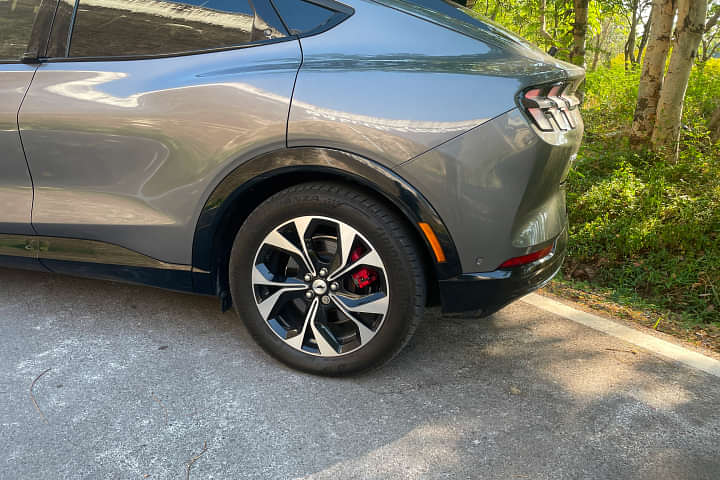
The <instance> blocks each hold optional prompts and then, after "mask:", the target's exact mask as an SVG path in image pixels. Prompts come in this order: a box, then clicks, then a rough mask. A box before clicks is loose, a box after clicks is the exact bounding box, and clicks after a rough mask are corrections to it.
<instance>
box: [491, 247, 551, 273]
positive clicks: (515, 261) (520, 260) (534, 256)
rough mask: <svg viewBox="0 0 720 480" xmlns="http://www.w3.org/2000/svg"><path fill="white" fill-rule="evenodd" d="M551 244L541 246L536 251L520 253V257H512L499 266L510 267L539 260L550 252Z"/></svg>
mask: <svg viewBox="0 0 720 480" xmlns="http://www.w3.org/2000/svg"><path fill="white" fill-rule="evenodd" d="M552 249H553V246H552V245H550V246H549V247H546V248H543V249H542V250H538V251H537V252H533V253H528V254H527V255H522V256H520V257H514V258H511V259H510V260H507V261H505V262H503V264H502V265H500V268H511V267H519V266H520V265H525V264H526V263H531V262H534V261H535V260H540V259H541V258H543V257H545V256H547V255H549V254H550V252H552Z"/></svg>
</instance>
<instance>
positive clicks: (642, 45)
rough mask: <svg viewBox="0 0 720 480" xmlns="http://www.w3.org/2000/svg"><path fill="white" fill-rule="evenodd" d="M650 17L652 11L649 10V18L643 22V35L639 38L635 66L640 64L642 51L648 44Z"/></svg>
mask: <svg viewBox="0 0 720 480" xmlns="http://www.w3.org/2000/svg"><path fill="white" fill-rule="evenodd" d="M651 17H652V9H650V16H649V17H648V19H647V22H645V26H644V27H643V34H642V37H641V38H640V45H638V53H637V59H636V61H635V63H636V64H638V63H640V61H642V56H643V50H645V47H646V46H647V42H648V36H649V35H650V18H651Z"/></svg>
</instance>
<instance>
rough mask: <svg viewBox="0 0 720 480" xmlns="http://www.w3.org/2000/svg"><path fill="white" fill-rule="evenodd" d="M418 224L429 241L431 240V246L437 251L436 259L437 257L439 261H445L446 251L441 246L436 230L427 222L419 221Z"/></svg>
mask: <svg viewBox="0 0 720 480" xmlns="http://www.w3.org/2000/svg"><path fill="white" fill-rule="evenodd" d="M418 225H420V228H422V231H423V233H424V234H425V238H427V240H428V242H430V246H431V247H432V249H433V252H434V253H435V259H437V261H438V263H443V262H445V261H446V259H445V252H443V249H442V247H441V246H440V242H439V241H438V239H437V237H436V236H435V232H433V229H432V228H431V227H430V225H428V224H427V223H425V222H420V223H418Z"/></svg>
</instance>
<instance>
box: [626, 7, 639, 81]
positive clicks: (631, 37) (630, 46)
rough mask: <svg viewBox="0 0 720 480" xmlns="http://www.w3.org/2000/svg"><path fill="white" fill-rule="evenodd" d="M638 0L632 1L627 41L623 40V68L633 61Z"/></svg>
mask: <svg viewBox="0 0 720 480" xmlns="http://www.w3.org/2000/svg"><path fill="white" fill-rule="evenodd" d="M639 3H640V2H639V1H638V0H634V1H633V3H632V5H631V6H632V9H633V11H632V20H630V33H629V34H628V39H627V42H625V70H627V69H628V67H629V66H630V65H631V64H634V63H635V37H636V36H637V24H638V4H639Z"/></svg>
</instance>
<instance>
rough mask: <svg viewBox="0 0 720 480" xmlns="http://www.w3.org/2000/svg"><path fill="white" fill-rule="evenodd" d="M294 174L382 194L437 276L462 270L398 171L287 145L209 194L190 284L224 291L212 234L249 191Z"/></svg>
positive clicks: (443, 231) (427, 208)
mask: <svg viewBox="0 0 720 480" xmlns="http://www.w3.org/2000/svg"><path fill="white" fill-rule="evenodd" d="M297 174H303V175H304V179H303V180H301V181H308V176H309V179H310V180H311V179H312V174H318V175H319V176H322V178H327V177H328V176H332V177H337V178H338V179H340V180H345V181H348V182H352V183H356V184H359V185H361V186H362V187H364V188H365V189H369V190H372V191H374V192H376V193H378V194H380V195H381V196H382V197H383V198H384V199H385V201H386V202H388V203H390V204H391V205H393V206H394V207H395V208H396V209H397V210H399V211H400V212H401V213H402V214H403V215H404V216H405V218H406V219H407V220H408V221H409V222H410V223H411V224H412V225H413V226H414V228H415V231H416V232H417V234H418V235H419V237H420V238H422V239H423V243H424V244H425V248H426V252H427V254H428V258H429V259H431V263H432V265H433V266H434V270H435V271H434V273H435V275H434V276H435V278H437V279H438V280H444V279H448V278H452V277H454V276H456V275H459V274H461V273H462V267H461V265H460V259H459V257H458V254H457V250H456V248H455V243H454V242H453V240H452V238H451V236H450V232H449V231H448V229H447V227H446V226H445V224H444V223H443V221H442V219H441V218H440V216H439V215H438V214H437V212H436V211H435V209H434V208H433V207H432V205H430V203H429V202H428V201H427V199H425V197H424V196H423V195H422V194H421V193H420V192H418V191H417V190H416V189H415V188H414V187H413V186H412V185H410V184H409V183H408V182H407V181H405V180H404V179H403V178H402V177H400V176H399V175H398V174H397V173H395V172H394V171H392V170H391V169H389V168H388V167H385V166H383V165H381V164H379V163H377V162H374V161H372V160H369V159H367V158H364V157H361V156H359V155H355V154H352V153H349V152H345V151H342V150H336V149H330V148H319V147H291V148H285V149H282V150H275V151H273V152H269V153H265V154H262V155H259V156H257V157H255V158H253V159H251V160H248V161H246V162H243V163H242V164H241V165H239V166H237V167H236V168H235V169H234V170H232V171H231V172H230V173H229V174H227V175H226V176H225V177H224V178H223V179H222V180H221V181H220V182H219V183H218V184H217V186H216V187H215V189H214V190H213V191H212V193H211V194H210V195H209V196H208V198H207V200H206V201H205V204H204V206H203V208H202V210H201V213H200V216H199V218H198V221H197V224H196V228H195V236H194V240H193V257H192V265H193V283H194V284H195V289H196V290H198V291H199V292H200V293H207V294H220V295H222V287H221V285H220V282H219V278H218V275H217V273H218V272H217V266H218V265H217V261H216V259H217V254H218V252H214V251H213V250H214V245H215V244H214V241H215V233H216V232H217V231H218V229H219V228H220V227H221V224H222V222H223V218H224V216H225V214H226V213H228V211H229V210H230V209H231V208H232V206H233V205H234V204H235V202H236V201H238V200H241V199H242V198H243V196H245V195H251V194H252V191H253V189H255V188H256V187H258V186H259V185H261V184H266V183H265V182H271V181H272V180H273V179H277V178H278V177H281V176H283V177H286V176H287V175H297ZM283 188H284V187H283ZM273 193H274V192H273ZM243 220H244V219H243ZM420 222H425V223H427V224H429V225H430V226H431V227H432V230H433V231H434V233H435V235H436V236H437V239H438V241H439V243H440V245H441V246H442V249H443V251H444V253H445V257H446V261H445V262H442V263H440V262H437V261H436V259H435V256H434V254H433V250H432V246H431V245H430V243H429V241H428V240H427V238H426V237H425V235H424V234H423V233H422V229H421V228H420V226H419V225H418V223H420Z"/></svg>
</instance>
